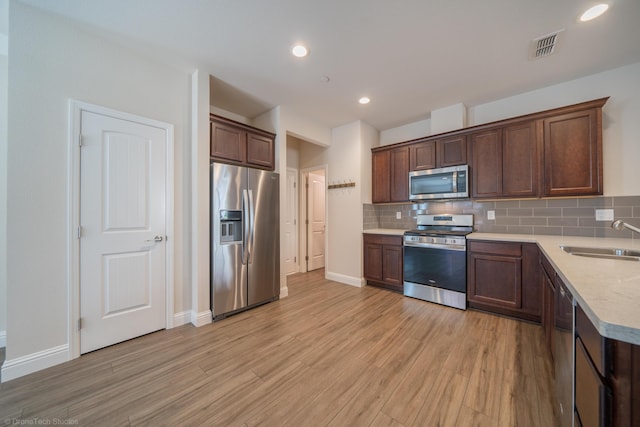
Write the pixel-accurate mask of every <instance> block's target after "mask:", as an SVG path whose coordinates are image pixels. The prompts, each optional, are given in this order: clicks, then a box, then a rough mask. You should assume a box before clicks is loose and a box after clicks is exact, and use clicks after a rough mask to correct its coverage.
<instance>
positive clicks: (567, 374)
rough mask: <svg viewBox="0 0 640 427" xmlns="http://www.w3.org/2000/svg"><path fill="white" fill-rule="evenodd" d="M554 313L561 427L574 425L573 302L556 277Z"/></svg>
mask: <svg viewBox="0 0 640 427" xmlns="http://www.w3.org/2000/svg"><path fill="white" fill-rule="evenodd" d="M555 306H556V312H555V321H554V332H553V339H554V340H555V357H554V359H553V365H554V370H555V380H556V381H555V382H556V399H557V403H558V404H557V406H556V408H555V412H556V416H557V419H558V423H559V425H560V426H561V427H572V426H573V412H574V411H573V407H574V395H575V393H574V384H575V380H574V364H575V339H574V328H575V320H574V319H575V301H574V299H573V296H572V295H571V292H570V291H569V289H568V288H567V286H566V285H565V284H564V283H563V282H562V279H560V277H558V276H556V303H555Z"/></svg>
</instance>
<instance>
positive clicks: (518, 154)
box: [502, 121, 540, 197]
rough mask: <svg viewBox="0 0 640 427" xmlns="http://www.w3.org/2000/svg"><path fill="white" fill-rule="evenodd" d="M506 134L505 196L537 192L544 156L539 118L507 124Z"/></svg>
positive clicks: (535, 193) (503, 168) (530, 194)
mask: <svg viewBox="0 0 640 427" xmlns="http://www.w3.org/2000/svg"><path fill="white" fill-rule="evenodd" d="M502 138H503V139H502V196H503V197H535V196H537V195H538V181H539V176H540V175H539V163H540V160H539V159H540V157H539V156H538V153H539V150H538V141H539V138H537V137H536V126H535V122H533V121H529V122H525V123H521V124H515V125H512V126H507V127H505V128H504V129H503V134H502Z"/></svg>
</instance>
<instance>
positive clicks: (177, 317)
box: [167, 311, 191, 329]
mask: <svg viewBox="0 0 640 427" xmlns="http://www.w3.org/2000/svg"><path fill="white" fill-rule="evenodd" d="M187 323H191V311H181V312H180V313H175V314H174V315H173V323H172V324H171V326H170V327H169V328H167V329H171V328H177V327H178V326H182V325H186V324H187Z"/></svg>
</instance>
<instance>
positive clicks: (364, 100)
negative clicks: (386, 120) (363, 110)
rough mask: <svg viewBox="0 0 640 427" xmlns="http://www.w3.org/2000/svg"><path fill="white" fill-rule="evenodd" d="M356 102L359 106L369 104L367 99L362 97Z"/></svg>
mask: <svg viewBox="0 0 640 427" xmlns="http://www.w3.org/2000/svg"><path fill="white" fill-rule="evenodd" d="M358 102H359V103H360V104H363V105H364V104H368V103H369V102H371V100H370V99H369V98H367V97H366V96H363V97H362V98H360V99H359V100H358Z"/></svg>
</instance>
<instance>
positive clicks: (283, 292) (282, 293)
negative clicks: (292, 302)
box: [279, 286, 289, 299]
mask: <svg viewBox="0 0 640 427" xmlns="http://www.w3.org/2000/svg"><path fill="white" fill-rule="evenodd" d="M288 296H289V288H288V287H286V286H283V287H281V288H280V297H279V298H281V299H282V298H286V297H288Z"/></svg>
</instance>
